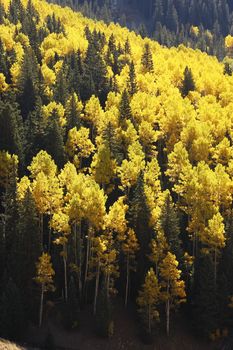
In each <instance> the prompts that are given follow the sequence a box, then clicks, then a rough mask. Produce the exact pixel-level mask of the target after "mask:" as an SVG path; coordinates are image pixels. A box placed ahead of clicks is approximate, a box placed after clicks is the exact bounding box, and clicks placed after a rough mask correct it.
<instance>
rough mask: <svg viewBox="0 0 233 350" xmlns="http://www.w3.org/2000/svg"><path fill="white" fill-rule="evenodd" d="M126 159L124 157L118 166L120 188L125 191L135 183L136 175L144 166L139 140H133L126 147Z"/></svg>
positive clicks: (143, 155)
mask: <svg viewBox="0 0 233 350" xmlns="http://www.w3.org/2000/svg"><path fill="white" fill-rule="evenodd" d="M127 153H128V159H129V160H128V159H124V160H123V162H122V164H121V166H120V167H119V168H118V174H119V177H120V180H121V184H122V188H123V189H124V190H125V191H126V192H127V191H128V190H129V189H130V188H131V186H133V185H135V184H136V182H137V179H138V176H139V174H140V172H141V171H142V170H144V168H145V154H144V152H143V150H142V146H141V145H140V142H139V141H135V142H133V143H132V144H130V145H129V147H128V152H127Z"/></svg>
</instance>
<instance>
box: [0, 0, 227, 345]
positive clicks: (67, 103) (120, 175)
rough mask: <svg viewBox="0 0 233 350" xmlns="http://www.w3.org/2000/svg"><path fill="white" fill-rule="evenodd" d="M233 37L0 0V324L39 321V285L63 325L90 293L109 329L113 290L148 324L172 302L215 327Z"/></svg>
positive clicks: (222, 262)
mask: <svg viewBox="0 0 233 350" xmlns="http://www.w3.org/2000/svg"><path fill="white" fill-rule="evenodd" d="M232 47H233V40H232V37H231V35H230V34H229V36H227V37H226V49H227V55H228V56H227V58H226V60H225V63H222V62H219V61H218V59H217V58H216V57H214V56H208V55H207V53H203V52H201V51H200V50H198V49H197V50H193V49H191V48H187V47H185V46H184V45H179V46H178V47H177V48H175V47H173V48H167V47H163V46H161V45H160V44H159V43H158V42H155V41H153V40H150V39H149V38H142V36H140V35H138V34H136V33H135V32H133V31H129V30H128V29H127V28H121V27H120V25H118V24H113V23H109V24H106V23H104V22H103V21H95V20H92V19H88V18H85V17H83V15H82V14H81V13H79V12H73V11H72V10H71V9H70V8H68V7H65V8H61V7H59V6H58V5H55V4H48V3H46V2H45V1H43V0H41V1H40V0H29V1H26V0H23V1H21V0H11V1H8V0H4V1H3V2H1V4H0V186H1V187H0V189H1V192H0V194H1V216H0V218H1V221H0V259H1V260H0V287H1V292H2V293H1V301H0V310H1V312H0V335H1V336H4V337H8V338H12V339H17V338H19V337H20V336H21V335H22V330H23V327H24V323H25V324H26V323H27V322H28V321H29V320H34V322H36V321H35V320H37V319H38V318H39V324H40V325H41V324H42V322H43V317H44V312H43V309H44V305H45V299H46V298H50V299H54V300H56V299H59V298H62V299H63V302H64V304H65V308H64V310H65V311H64V315H63V318H64V320H65V324H66V326H67V327H68V328H72V327H75V326H77V325H78V324H79V319H78V315H79V310H80V307H84V306H85V305H86V304H91V305H92V307H93V313H94V314H95V315H96V319H97V324H98V326H99V329H98V331H99V333H100V334H102V335H107V336H110V335H111V334H112V332H113V328H112V322H113V320H112V312H111V310H112V301H113V300H114V298H115V297H116V295H117V294H118V295H119V296H121V297H122V299H123V300H124V301H123V303H124V304H125V306H126V307H127V305H128V304H129V303H133V305H135V306H136V308H137V309H138V312H139V315H140V322H142V324H143V325H144V328H143V329H144V331H145V333H146V334H147V335H150V334H151V333H152V332H153V329H154V328H155V327H159V326H158V323H159V320H161V327H164V329H166V332H167V334H168V335H169V333H170V328H171V326H172V318H171V314H173V313H174V312H175V311H176V310H178V308H180V312H181V313H182V312H183V311H184V310H186V311H187V310H188V312H189V315H190V320H192V323H193V324H194V325H195V327H196V329H197V330H198V331H199V332H200V333H201V334H202V335H204V336H207V337H210V338H211V339H216V338H218V337H220V336H221V335H223V334H226V333H227V329H230V328H231V327H232V309H231V307H232V297H233V282H232V269H233V266H232V265H233V260H232V254H233V236H232V235H233V231H232V223H233V209H232V196H233V149H232V141H233V114H232V110H233V102H232V101H233V77H232V69H231V62H232ZM184 305H185V306H184ZM38 315H39V316H38ZM164 320H166V321H164ZM190 320H189V321H190ZM164 323H166V327H165V325H164ZM19 325H20V327H19Z"/></svg>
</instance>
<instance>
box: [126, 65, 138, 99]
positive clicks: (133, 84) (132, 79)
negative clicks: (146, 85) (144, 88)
mask: <svg viewBox="0 0 233 350" xmlns="http://www.w3.org/2000/svg"><path fill="white" fill-rule="evenodd" d="M128 86H129V87H128V90H129V93H130V95H134V94H135V93H136V92H137V80H136V73H135V67H134V63H133V61H131V63H130V66H129V79H128Z"/></svg>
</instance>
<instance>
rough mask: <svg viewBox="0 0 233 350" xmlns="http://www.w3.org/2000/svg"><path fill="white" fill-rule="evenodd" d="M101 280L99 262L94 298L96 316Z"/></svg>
mask: <svg viewBox="0 0 233 350" xmlns="http://www.w3.org/2000/svg"><path fill="white" fill-rule="evenodd" d="M99 279H100V262H99V261H98V265H97V272H96V279H95V298H94V315H95V314H96V303H97V296H98V290H99Z"/></svg>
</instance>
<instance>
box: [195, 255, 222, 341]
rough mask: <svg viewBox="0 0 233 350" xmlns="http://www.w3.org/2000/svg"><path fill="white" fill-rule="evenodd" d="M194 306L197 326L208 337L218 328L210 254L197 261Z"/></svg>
mask: <svg viewBox="0 0 233 350" xmlns="http://www.w3.org/2000/svg"><path fill="white" fill-rule="evenodd" d="M192 307H193V317H194V320H195V326H196V328H197V330H198V331H199V333H200V334H202V335H205V336H207V337H209V336H210V334H211V333H212V332H213V331H214V330H216V329H217V328H218V317H217V316H218V303H217V295H216V287H215V282H214V266H213V261H212V258H211V256H210V255H202V256H200V257H199V259H198V260H197V261H196V266H195V275H194V285H193V292H192Z"/></svg>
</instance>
